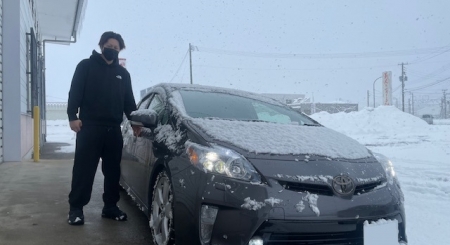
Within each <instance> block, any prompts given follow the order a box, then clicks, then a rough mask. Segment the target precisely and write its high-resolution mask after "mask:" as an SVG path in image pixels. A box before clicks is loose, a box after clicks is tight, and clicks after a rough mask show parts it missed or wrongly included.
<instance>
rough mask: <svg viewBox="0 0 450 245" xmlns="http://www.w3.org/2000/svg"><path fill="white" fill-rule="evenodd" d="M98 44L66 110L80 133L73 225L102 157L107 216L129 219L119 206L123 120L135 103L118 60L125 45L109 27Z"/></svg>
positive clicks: (79, 72) (74, 175)
mask: <svg viewBox="0 0 450 245" xmlns="http://www.w3.org/2000/svg"><path fill="white" fill-rule="evenodd" d="M98 45H99V46H100V49H101V52H102V53H101V54H99V53H97V52H96V51H95V50H94V51H93V52H92V55H91V57H90V58H89V59H84V60H82V61H81V62H80V63H79V64H78V65H77V68H76V70H75V74H74V76H73V79H72V84H71V87H70V91H69V101H68V106H67V114H68V117H69V121H70V128H71V129H72V130H73V131H75V132H76V133H77V138H76V149H75V158H74V166H73V172H72V190H71V192H70V194H69V204H70V211H69V217H68V223H69V224H71V225H82V224H84V215H83V207H84V206H85V205H86V204H88V202H89V200H90V198H91V193H92V185H93V183H94V176H95V172H96V170H97V166H98V162H99V160H100V158H101V159H102V172H103V175H104V177H105V180H104V193H103V202H104V207H103V210H102V217H106V218H111V219H114V220H118V221H125V220H127V215H126V213H124V212H123V211H121V210H120V209H119V207H118V206H117V202H118V201H119V199H120V195H119V188H120V186H119V179H120V161H121V158H122V147H123V138H122V133H121V130H120V124H121V122H122V119H123V114H124V113H125V115H126V116H127V117H128V119H130V114H131V112H132V111H135V110H136V102H135V100H134V95H133V91H132V87H131V78H130V74H129V73H128V71H127V70H126V69H125V68H123V67H122V66H120V65H119V60H118V55H119V52H120V51H121V50H123V49H124V48H125V43H124V41H123V39H122V37H121V35H119V34H117V33H114V32H105V33H103V35H102V36H101V38H100V42H99V43H98ZM77 114H78V116H77ZM133 130H134V132H135V134H136V135H138V134H139V133H140V128H139V127H137V126H133Z"/></svg>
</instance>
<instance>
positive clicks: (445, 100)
mask: <svg viewBox="0 0 450 245" xmlns="http://www.w3.org/2000/svg"><path fill="white" fill-rule="evenodd" d="M442 92H443V93H444V99H443V101H442V102H443V105H442V106H443V111H444V119H447V89H443V90H442Z"/></svg>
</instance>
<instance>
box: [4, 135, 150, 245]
mask: <svg viewBox="0 0 450 245" xmlns="http://www.w3.org/2000/svg"><path fill="white" fill-rule="evenodd" d="M60 146H61V144H59V143H47V144H46V145H45V146H44V147H43V148H42V149H41V152H42V156H41V158H42V160H40V162H37V163H35V162H33V161H32V160H30V161H23V162H8V163H1V164H0V245H19V244H20V245H40V244H46V245H47V244H50V245H54V244H55V245H59V244H95V245H97V244H153V243H152V242H151V241H152V238H151V235H150V229H149V228H148V221H147V218H146V217H145V214H144V213H143V212H142V211H140V210H139V209H138V208H137V207H136V205H135V204H134V203H133V201H132V200H131V198H130V197H129V196H128V195H127V194H126V192H125V191H123V192H121V200H120V202H119V204H118V205H119V206H120V208H121V209H122V210H124V211H125V212H126V213H127V214H128V217H129V219H128V221H125V222H117V221H114V220H110V219H104V218H102V217H101V209H102V207H103V201H102V193H103V175H102V172H101V168H99V169H98V171H97V175H96V177H95V182H94V187H93V192H92V198H91V201H90V203H89V204H88V205H87V206H85V208H84V216H85V225H83V226H70V225H69V224H67V213H68V209H69V205H68V202H67V200H68V198H67V195H68V193H69V191H70V182H71V175H72V167H73V160H72V158H73V153H57V152H56V150H57V149H58V148H59V147H60ZM99 167H100V164H99Z"/></svg>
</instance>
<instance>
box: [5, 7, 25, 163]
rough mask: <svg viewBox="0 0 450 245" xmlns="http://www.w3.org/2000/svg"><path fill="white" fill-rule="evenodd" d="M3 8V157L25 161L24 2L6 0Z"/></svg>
mask: <svg viewBox="0 0 450 245" xmlns="http://www.w3.org/2000/svg"><path fill="white" fill-rule="evenodd" d="M2 8H3V9H2V29H3V30H2V34H3V39H2V47H3V53H2V56H3V59H2V65H3V68H2V69H3V72H2V75H3V78H2V87H3V89H2V91H3V93H2V99H3V101H2V103H3V105H7V106H3V111H2V112H3V115H2V116H3V160H4V161H21V138H20V135H21V133H20V128H21V118H20V99H19V98H20V86H19V85H20V84H19V82H20V69H19V67H20V45H19V44H20V34H21V33H20V32H19V30H20V2H19V1H9V0H8V1H3V3H2ZM6 142H7V143H6Z"/></svg>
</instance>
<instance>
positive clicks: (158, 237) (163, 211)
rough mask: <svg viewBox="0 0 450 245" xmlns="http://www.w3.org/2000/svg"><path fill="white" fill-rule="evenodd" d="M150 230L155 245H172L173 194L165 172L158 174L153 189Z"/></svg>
mask: <svg viewBox="0 0 450 245" xmlns="http://www.w3.org/2000/svg"><path fill="white" fill-rule="evenodd" d="M150 207H151V210H150V221H149V225H150V230H151V232H152V236H153V243H154V244H156V245H169V244H173V243H174V241H175V239H174V230H173V212H172V210H173V192H172V184H171V181H170V178H169V175H168V174H167V172H166V171H165V170H162V171H161V172H159V174H158V176H157V177H156V181H155V186H154V187H153V195H152V203H151V205H150Z"/></svg>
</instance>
